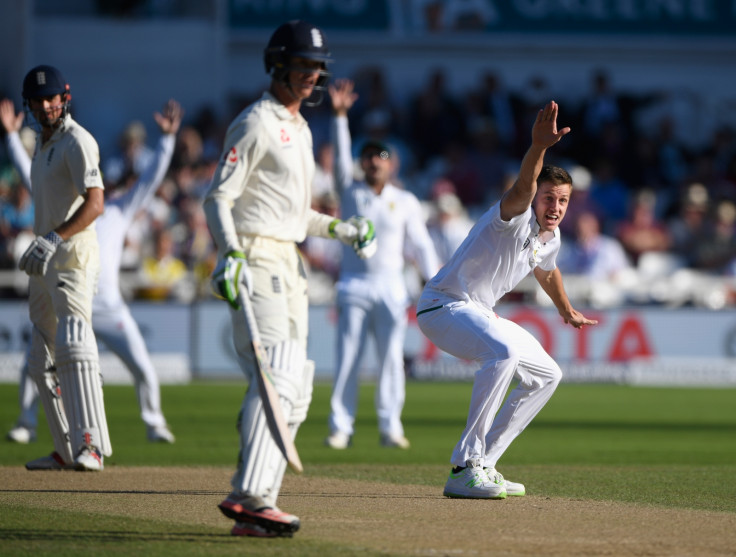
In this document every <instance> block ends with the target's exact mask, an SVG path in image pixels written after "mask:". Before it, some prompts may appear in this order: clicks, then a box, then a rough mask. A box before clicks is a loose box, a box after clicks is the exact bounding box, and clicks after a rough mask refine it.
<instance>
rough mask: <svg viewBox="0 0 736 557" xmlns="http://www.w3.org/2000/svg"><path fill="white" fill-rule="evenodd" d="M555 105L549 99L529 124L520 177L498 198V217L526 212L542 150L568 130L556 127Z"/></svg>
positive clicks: (505, 219)
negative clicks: (529, 128) (528, 138)
mask: <svg viewBox="0 0 736 557" xmlns="http://www.w3.org/2000/svg"><path fill="white" fill-rule="evenodd" d="M557 111H558V106H557V103H556V102H555V101H550V102H548V103H547V105H546V106H545V107H544V108H543V109H541V110H540V111H539V112H538V113H537V119H536V120H535V121H534V126H533V127H532V144H531V146H530V147H529V150H528V151H527V152H526V154H525V155H524V158H523V159H522V161H521V169H520V170H519V177H518V178H517V179H516V182H514V185H513V186H511V188H510V189H509V190H508V191H507V192H506V193H505V194H504V195H503V197H502V198H501V218H502V219H503V220H504V221H507V222H508V221H510V220H511V219H512V218H514V217H515V216H517V215H520V214H522V213H523V212H525V211H526V210H527V209H528V208H529V207H530V206H531V204H532V201H533V200H534V196H535V195H536V193H537V178H538V177H539V173H540V172H541V171H542V166H543V165H544V154H545V153H546V152H547V149H548V148H550V147H552V145H554V144H555V143H557V142H558V141H559V140H560V139H562V137H563V136H565V135H567V134H568V133H569V132H570V128H563V129H561V130H559V131H557Z"/></svg>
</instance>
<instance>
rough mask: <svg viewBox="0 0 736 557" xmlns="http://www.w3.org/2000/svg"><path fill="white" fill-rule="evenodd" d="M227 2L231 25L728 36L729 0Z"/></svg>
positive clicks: (732, 25) (735, 32)
mask: <svg viewBox="0 0 736 557" xmlns="http://www.w3.org/2000/svg"><path fill="white" fill-rule="evenodd" d="M228 8H229V12H228V16H229V25H230V27H231V28H236V29H254V28H255V29H258V28H269V29H272V28H274V27H276V26H277V25H279V24H281V23H283V22H284V21H287V20H289V19H306V20H307V21H310V22H312V23H314V24H315V25H319V26H320V27H323V28H324V29H339V30H353V31H389V30H392V31H393V32H394V33H395V34H396V35H398V36H402V35H403V36H405V37H412V38H417V37H421V36H426V35H437V34H443V35H446V36H466V35H468V34H469V33H478V34H480V35H488V34H493V33H498V32H504V33H507V32H511V33H520V34H532V33H534V34H538V33H555V34H596V35H607V36H615V35H618V36H621V35H624V36H625V35H632V36H633V35H638V36H642V35H647V36H657V35H659V36H700V37H706V36H713V37H735V38H736V2H732V1H730V0H268V1H267V0H228Z"/></svg>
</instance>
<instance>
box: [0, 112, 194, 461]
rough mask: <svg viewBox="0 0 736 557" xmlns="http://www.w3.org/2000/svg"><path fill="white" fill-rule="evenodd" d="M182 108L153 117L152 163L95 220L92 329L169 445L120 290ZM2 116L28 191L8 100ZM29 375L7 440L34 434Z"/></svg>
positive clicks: (151, 376)
mask: <svg viewBox="0 0 736 557" xmlns="http://www.w3.org/2000/svg"><path fill="white" fill-rule="evenodd" d="M182 115H183V112H182V109H181V106H180V105H179V103H178V102H176V101H174V100H169V101H168V102H167V103H166V104H165V106H164V108H163V110H162V111H161V112H160V113H158V112H157V113H155V114H154V118H155V120H156V123H157V124H158V126H159V128H160V130H161V132H162V136H161V138H160V139H159V142H158V146H157V148H156V151H155V153H154V157H153V159H152V161H151V164H150V166H149V167H148V168H147V169H146V170H145V171H144V172H143V174H142V175H141V176H140V178H139V179H138V180H137V181H136V182H135V184H133V185H132V186H131V187H130V188H129V189H128V190H126V191H125V192H124V193H120V194H117V193H116V194H113V196H112V197H111V198H108V199H106V201H105V212H104V213H103V214H102V215H100V216H99V217H98V219H97V221H96V228H97V237H98V241H99V243H100V247H101V249H100V276H99V280H98V288H97V292H96V294H95V296H94V299H93V301H92V329H93V331H94V333H95V336H96V337H97V339H98V340H101V341H102V342H103V343H104V344H105V345H106V346H107V347H108V348H109V349H110V350H111V351H112V352H113V353H114V354H116V355H117V356H118V357H119V358H120V359H121V360H122V361H123V363H124V364H125V366H126V367H127V368H128V369H129V370H130V372H131V373H132V375H133V379H134V383H135V389H136V394H137V399H138V404H139V406H140V409H141V418H142V420H143V422H144V423H145V425H146V435H147V437H148V440H149V441H152V442H164V443H173V442H174V440H175V439H174V435H173V434H172V433H171V430H170V429H169V427H168V425H167V423H166V418H165V417H164V415H163V412H162V410H161V394H160V387H159V381H158V376H157V374H156V370H155V368H154V366H153V363H152V361H151V357H150V355H149V353H148V350H147V349H146V344H145V341H144V340H143V335H142V334H141V332H140V329H139V328H138V325H137V324H136V322H135V321H134V320H133V317H132V315H131V313H130V309H129V308H128V306H127V304H126V303H125V300H124V299H123V296H122V294H121V292H120V276H119V273H120V264H121V258H122V250H123V246H124V242H125V236H126V234H127V231H128V229H129V228H130V223H131V222H132V220H133V219H134V217H135V216H136V214H137V213H138V212H139V211H140V210H141V209H142V208H144V207H146V205H147V204H148V203H149V202H150V201H151V199H152V198H153V196H154V195H155V193H156V191H157V189H158V187H159V185H160V184H161V183H162V181H163V179H164V177H165V175H166V171H167V169H168V168H169V163H170V162H171V157H172V154H173V152H174V145H175V143H176V133H177V131H178V130H179V127H180V125H181V120H182ZM0 118H1V119H2V123H3V126H4V127H5V129H6V131H7V133H8V135H7V144H8V150H9V153H10V156H11V160H12V161H13V164H14V166H15V168H16V169H17V170H18V173H19V174H20V176H21V178H22V181H23V184H24V185H25V186H26V187H27V188H28V189H29V190H31V191H32V184H31V175H30V167H31V160H30V158H29V157H28V154H27V153H26V151H25V149H24V147H23V145H22V143H21V141H20V138H19V134H18V129H20V126H21V123H22V114H19V115H17V116H16V115H15V111H14V109H13V106H12V102H11V101H9V100H7V99H6V100H3V101H2V102H1V103H0ZM33 385H34V383H32V382H31V380H30V378H29V377H28V362H27V361H26V365H24V366H23V369H22V371H21V378H20V404H21V415H20V417H19V419H18V422H17V423H16V426H15V427H14V428H13V429H12V430H11V431H10V432H9V433H8V439H10V440H13V441H16V442H19V443H24V442H25V443H27V442H29V441H30V440H32V439H33V438H34V437H35V429H36V422H37V415H36V413H37V408H38V404H37V401H38V397H39V394H38V390H37V389H35V388H34V386H33ZM59 460H60V459H59V458H54V459H52V460H45V461H43V460H39V461H33V462H31V463H29V465H28V467H29V469H32V470H38V469H47V468H45V466H47V467H52V468H54V469H56V468H69V467H71V464H69V463H67V464H62V463H61V462H59Z"/></svg>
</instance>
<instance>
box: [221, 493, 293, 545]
mask: <svg viewBox="0 0 736 557" xmlns="http://www.w3.org/2000/svg"><path fill="white" fill-rule="evenodd" d="M218 507H219V509H220V511H222V514H224V515H225V516H226V517H228V518H232V519H233V520H235V521H236V522H243V523H250V524H256V525H258V526H261V527H263V528H265V529H266V530H269V531H271V532H275V533H277V534H278V535H279V536H287V537H288V536H290V535H292V534H293V533H294V532H296V531H297V530H299V526H300V522H299V517H298V516H294V515H293V514H289V513H285V512H283V511H282V510H281V509H279V508H278V507H275V506H274V507H272V506H270V505H267V504H266V502H265V501H264V500H263V499H262V498H261V497H257V496H251V495H243V494H240V493H236V492H232V493H230V495H228V496H227V499H225V500H224V501H223V502H222V503H220V504H219V505H218Z"/></svg>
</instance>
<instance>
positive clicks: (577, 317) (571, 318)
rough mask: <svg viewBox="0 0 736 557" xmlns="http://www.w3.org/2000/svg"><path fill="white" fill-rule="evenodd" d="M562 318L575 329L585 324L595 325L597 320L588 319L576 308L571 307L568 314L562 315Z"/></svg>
mask: <svg viewBox="0 0 736 557" xmlns="http://www.w3.org/2000/svg"><path fill="white" fill-rule="evenodd" d="M563 318H564V320H565V323H567V324H568V325H572V326H573V327H575V328H576V329H582V328H583V327H584V326H585V325H597V324H598V320H596V319H588V318H587V317H585V316H584V315H583V314H582V313H580V312H579V311H578V310H576V309H573V310H572V311H571V312H570V315H567V316H563Z"/></svg>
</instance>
